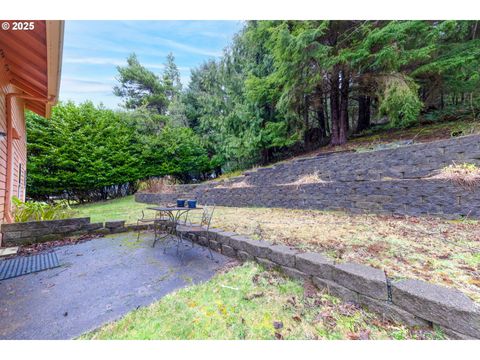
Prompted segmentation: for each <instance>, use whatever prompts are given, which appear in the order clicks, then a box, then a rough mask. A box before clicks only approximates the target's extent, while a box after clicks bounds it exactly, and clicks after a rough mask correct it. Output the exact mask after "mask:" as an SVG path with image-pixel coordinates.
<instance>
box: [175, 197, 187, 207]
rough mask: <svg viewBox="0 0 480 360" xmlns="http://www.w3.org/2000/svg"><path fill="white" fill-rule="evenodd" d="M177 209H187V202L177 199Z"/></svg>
mask: <svg viewBox="0 0 480 360" xmlns="http://www.w3.org/2000/svg"><path fill="white" fill-rule="evenodd" d="M177 207H185V200H184V199H177Z"/></svg>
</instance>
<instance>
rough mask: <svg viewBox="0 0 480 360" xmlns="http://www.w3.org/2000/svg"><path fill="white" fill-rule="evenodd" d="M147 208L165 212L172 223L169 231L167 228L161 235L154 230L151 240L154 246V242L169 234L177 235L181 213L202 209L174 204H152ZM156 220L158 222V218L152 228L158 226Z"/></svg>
mask: <svg viewBox="0 0 480 360" xmlns="http://www.w3.org/2000/svg"><path fill="white" fill-rule="evenodd" d="M147 209H149V210H153V211H157V212H159V213H160V214H166V215H167V216H168V218H169V221H170V222H171V224H172V226H171V230H170V232H169V231H168V229H167V232H166V233H165V235H164V236H162V237H159V236H158V234H159V231H155V239H154V241H153V246H155V243H156V242H157V240H161V239H165V238H167V237H168V236H169V235H177V225H179V220H180V218H181V217H182V216H183V215H186V214H188V212H189V211H193V210H203V208H202V207H194V208H189V207H177V206H174V207H168V206H154V207H148V208H147ZM158 222H159V221H158V220H155V221H154V223H153V226H154V228H155V227H156V226H158ZM155 230H156V228H155Z"/></svg>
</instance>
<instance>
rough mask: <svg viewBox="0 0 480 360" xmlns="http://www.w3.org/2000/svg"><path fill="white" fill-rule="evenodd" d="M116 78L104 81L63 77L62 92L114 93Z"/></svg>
mask: <svg viewBox="0 0 480 360" xmlns="http://www.w3.org/2000/svg"><path fill="white" fill-rule="evenodd" d="M114 81H115V79H105V80H103V81H100V80H93V79H84V78H70V77H63V78H62V80H61V89H62V93H71V94H72V93H88V94H91V93H101V94H105V93H112V91H113V90H112V89H113V85H114Z"/></svg>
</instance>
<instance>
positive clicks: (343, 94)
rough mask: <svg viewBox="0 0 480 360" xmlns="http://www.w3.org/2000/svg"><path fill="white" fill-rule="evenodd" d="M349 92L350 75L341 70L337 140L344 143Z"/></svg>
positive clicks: (345, 139) (345, 140)
mask: <svg viewBox="0 0 480 360" xmlns="http://www.w3.org/2000/svg"><path fill="white" fill-rule="evenodd" d="M349 92H350V75H349V74H348V72H347V71H345V70H343V71H342V82H341V88H340V121H339V127H338V142H339V144H345V143H346V142H347V132H348V94H349Z"/></svg>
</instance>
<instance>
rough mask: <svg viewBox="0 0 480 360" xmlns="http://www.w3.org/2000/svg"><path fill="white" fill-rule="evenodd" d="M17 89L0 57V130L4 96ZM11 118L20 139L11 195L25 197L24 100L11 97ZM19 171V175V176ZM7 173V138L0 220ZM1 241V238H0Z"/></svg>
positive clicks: (0, 151)
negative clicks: (10, 81)
mask: <svg viewBox="0 0 480 360" xmlns="http://www.w3.org/2000/svg"><path fill="white" fill-rule="evenodd" d="M12 92H20V91H18V90H17V89H16V88H15V87H14V86H13V85H12V84H10V83H9V78H8V74H7V72H6V70H5V62H4V60H3V59H2V58H1V57H0V131H2V132H4V133H6V132H7V119H6V98H5V95H6V94H8V93H12ZM12 120H13V127H14V128H15V129H16V131H17V133H18V134H19V135H20V139H14V140H13V146H12V148H13V166H12V169H11V170H10V174H12V189H11V194H12V196H13V195H14V196H17V197H19V198H20V199H22V200H24V199H25V184H26V182H25V176H26V162H27V142H26V141H27V139H26V130H25V115H24V102H23V100H21V99H16V98H13V99H12ZM20 172H21V176H20ZM6 174H7V139H6V137H5V138H3V139H0V222H4V221H5V213H4V204H5V186H6ZM0 241H1V240H0Z"/></svg>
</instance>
